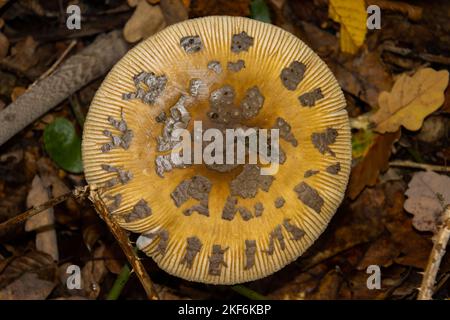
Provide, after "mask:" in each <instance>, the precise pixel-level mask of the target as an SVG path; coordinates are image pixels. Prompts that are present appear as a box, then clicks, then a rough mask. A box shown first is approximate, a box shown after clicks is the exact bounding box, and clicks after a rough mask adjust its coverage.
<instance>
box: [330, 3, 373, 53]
mask: <svg viewBox="0 0 450 320" xmlns="http://www.w3.org/2000/svg"><path fill="white" fill-rule="evenodd" d="M328 15H329V17H330V18H331V19H333V20H334V21H336V22H338V23H340V24H341V29H340V45H341V51H342V52H347V53H351V54H354V53H356V52H357V51H358V49H359V47H361V46H362V44H363V43H364V39H365V37H366V31H367V29H366V22H367V12H366V6H365V2H364V0H350V1H349V0H330V6H329V8H328Z"/></svg>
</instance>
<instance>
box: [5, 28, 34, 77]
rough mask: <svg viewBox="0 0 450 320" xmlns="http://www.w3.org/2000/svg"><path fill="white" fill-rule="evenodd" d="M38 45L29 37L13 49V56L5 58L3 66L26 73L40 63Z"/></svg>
mask: <svg viewBox="0 0 450 320" xmlns="http://www.w3.org/2000/svg"><path fill="white" fill-rule="evenodd" d="M38 45H39V44H38V43H37V42H36V41H34V39H33V37H31V36H27V37H26V38H25V39H23V40H20V41H19V42H18V43H17V44H16V45H15V46H14V47H13V48H12V49H11V55H9V56H8V57H6V58H4V59H3V60H2V62H1V64H2V65H3V66H5V67H7V68H9V69H13V70H17V71H19V72H21V73H25V72H26V71H27V70H28V69H30V68H31V67H33V66H35V65H36V64H37V63H38V61H39V57H38V55H37V54H36V51H37V48H38Z"/></svg>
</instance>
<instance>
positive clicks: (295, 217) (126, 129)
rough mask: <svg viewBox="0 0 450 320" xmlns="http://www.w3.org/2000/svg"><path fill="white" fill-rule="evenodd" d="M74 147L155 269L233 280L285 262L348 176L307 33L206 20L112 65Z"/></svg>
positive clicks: (344, 142) (331, 97)
mask: <svg viewBox="0 0 450 320" xmlns="http://www.w3.org/2000/svg"><path fill="white" fill-rule="evenodd" d="M274 39H276V42H274V41H273V40H274ZM209 129H215V131H214V134H210V131H208V130H209ZM239 130H240V131H239ZM238 131H239V132H244V133H245V134H244V137H242V136H238V135H236V132H238ZM208 132H209V133H208ZM230 133H231V134H230ZM227 135H228V139H227ZM252 139H253V140H252ZM252 141H253V142H254V141H256V144H254V143H253V142H252ZM272 142H273V144H272ZM264 145H265V146H266V149H267V150H265V151H264V148H261V146H264ZM241 147H242V148H243V151H242V150H241V151H242V152H243V154H241V155H239V156H238V153H239V152H241V151H238V150H240V149H241ZM198 150H200V152H197V151H198ZM230 150H233V152H231V156H230V153H229V152H230ZM205 154H209V155H211V157H213V159H214V161H213V162H206V161H204V157H203V156H204V155H205ZM82 156H83V164H84V169H85V176H86V180H87V182H88V184H89V185H90V186H91V190H94V191H93V192H96V193H97V196H98V197H97V198H98V199H100V200H99V206H100V207H104V208H102V211H104V210H106V211H107V212H108V213H109V214H110V216H111V218H112V219H113V220H114V221H115V223H117V225H119V226H120V227H122V228H124V229H125V230H127V231H129V232H134V233H137V234H138V239H137V241H136V245H137V248H138V249H139V250H141V251H142V252H143V253H145V254H146V255H148V256H149V257H151V258H152V259H154V261H155V262H156V263H157V264H158V266H159V267H160V268H161V269H163V270H165V271H167V272H168V273H170V274H172V275H175V276H178V277H181V278H183V279H187V280H189V281H197V282H203V283H211V284H235V283H241V282H247V281H252V280H256V279H260V278H263V277H266V276H268V275H270V274H272V273H274V272H276V271H278V270H280V269H281V268H283V267H284V266H285V265H287V264H289V263H291V262H293V261H294V260H296V259H297V258H298V257H300V256H301V255H302V254H303V253H304V252H305V251H306V250H307V249H308V247H310V246H311V245H312V244H313V243H314V241H315V240H316V239H317V238H318V237H319V235H320V234H321V233H322V232H323V231H324V229H325V228H326V227H327V224H328V222H329V221H330V219H331V218H332V216H333V214H334V213H335V211H336V209H337V207H338V206H339V204H340V202H341V201H342V198H343V196H344V193H345V188H346V185H347V180H348V176H349V172H350V161H351V144H350V129H349V124H348V116H347V113H346V111H345V99H344V97H343V95H342V92H341V90H340V88H339V86H338V84H337V81H336V79H335V78H334V77H333V75H332V74H331V72H330V70H329V69H328V67H327V66H326V64H325V63H324V62H323V61H322V60H320V58H319V57H318V56H317V55H316V54H314V52H312V50H311V49H309V48H308V47H307V46H306V45H305V44H304V43H303V42H302V41H300V40H299V39H297V38H296V37H295V36H293V35H292V34H290V33H288V32H286V31H283V30H281V29H279V28H277V27H275V26H273V25H270V24H265V23H262V22H259V21H256V20H250V19H247V18H242V17H220V16H214V17H207V18H199V19H193V20H188V21H184V22H181V23H178V24H174V25H171V26H169V27H167V28H166V29H164V30H162V31H160V32H159V33H157V34H155V35H154V36H152V37H149V38H148V39H146V40H144V41H143V42H142V43H140V44H138V45H137V46H136V47H135V48H133V49H131V50H130V52H128V53H127V54H126V55H125V56H124V57H123V59H122V60H121V61H119V62H118V63H117V64H116V66H115V67H114V68H113V69H112V71H111V72H110V74H109V75H108V76H107V77H106V79H105V80H104V82H103V84H102V86H101V87H100V88H99V90H98V92H97V93H96V96H95V97H94V99H93V101H92V104H91V106H90V110H89V113H88V115H87V118H86V123H85V127H84V130H83V142H82ZM253 156H255V158H256V161H255V162H251V161H250V159H251V158H252V157H253ZM275 156H278V158H279V163H277V164H276V169H275V170H273V171H271V172H270V173H269V174H267V172H266V171H265V170H266V169H268V168H270V167H271V166H272V165H275V164H274V163H271V162H270V161H269V160H270V159H271V157H272V158H274V157H275ZM180 159H183V160H186V159H190V160H191V161H187V162H183V161H181V162H180V161H179V160H180ZM220 159H222V160H220ZM238 159H241V160H242V159H244V160H242V161H241V160H239V161H237V160H238ZM274 168H275V166H274Z"/></svg>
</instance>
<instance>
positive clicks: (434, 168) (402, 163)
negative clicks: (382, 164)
mask: <svg viewBox="0 0 450 320" xmlns="http://www.w3.org/2000/svg"><path fill="white" fill-rule="evenodd" d="M389 165H390V166H392V167H404V168H414V169H424V170H431V171H438V172H450V167H448V166H436V165H433V164H426V163H417V162H413V161H402V160H396V161H391V162H389Z"/></svg>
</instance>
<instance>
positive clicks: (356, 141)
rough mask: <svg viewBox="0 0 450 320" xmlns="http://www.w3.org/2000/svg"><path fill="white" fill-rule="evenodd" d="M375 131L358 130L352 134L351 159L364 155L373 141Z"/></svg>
mask: <svg viewBox="0 0 450 320" xmlns="http://www.w3.org/2000/svg"><path fill="white" fill-rule="evenodd" d="M374 139H375V133H374V132H373V131H372V130H370V129H368V130H364V129H361V130H358V131H357V132H356V133H354V134H352V156H353V159H357V158H360V157H364V156H365V155H366V153H367V152H368V151H369V149H370V147H371V146H372V144H373V143H374Z"/></svg>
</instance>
